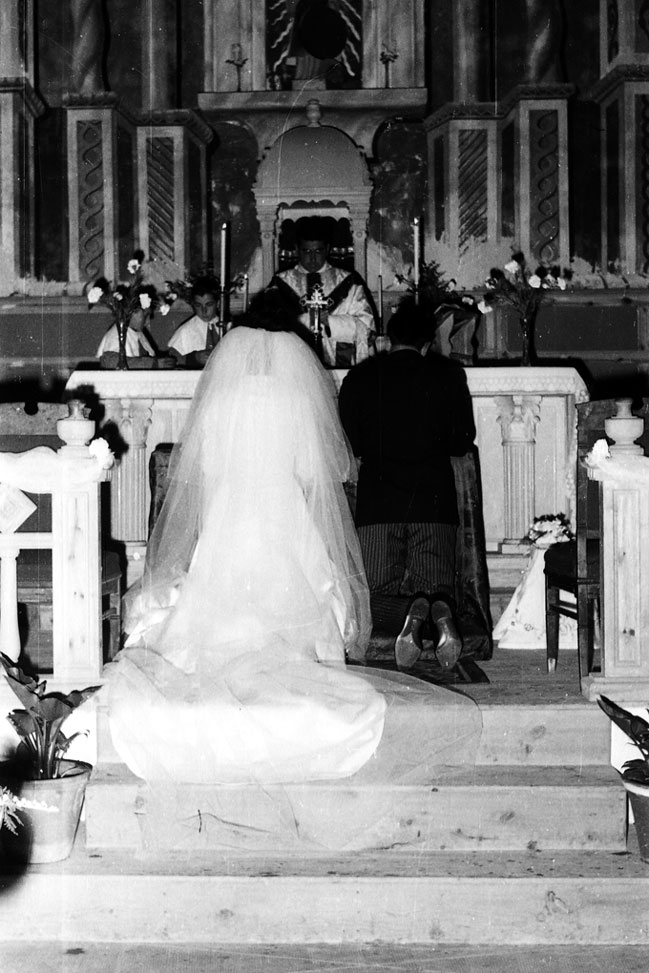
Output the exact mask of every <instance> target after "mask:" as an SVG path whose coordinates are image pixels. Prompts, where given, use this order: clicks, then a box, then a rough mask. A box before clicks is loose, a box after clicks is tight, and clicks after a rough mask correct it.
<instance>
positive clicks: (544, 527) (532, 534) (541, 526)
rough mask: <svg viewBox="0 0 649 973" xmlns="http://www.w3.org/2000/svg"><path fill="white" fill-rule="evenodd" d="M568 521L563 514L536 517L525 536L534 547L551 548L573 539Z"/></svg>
mask: <svg viewBox="0 0 649 973" xmlns="http://www.w3.org/2000/svg"><path fill="white" fill-rule="evenodd" d="M574 536H575V535H574V534H573V532H572V530H571V527H570V521H569V520H568V518H567V517H566V515H565V514H542V515H541V516H540V517H537V518H536V519H535V520H534V522H533V523H532V526H531V527H530V529H529V530H528V532H527V534H526V535H525V540H526V541H529V542H530V544H533V545H534V547H541V548H545V547H551V546H552V545H553V544H564V543H565V542H566V541H571V540H573V539H574Z"/></svg>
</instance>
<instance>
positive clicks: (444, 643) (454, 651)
mask: <svg viewBox="0 0 649 973" xmlns="http://www.w3.org/2000/svg"><path fill="white" fill-rule="evenodd" d="M430 617H431V618H432V620H433V624H434V625H435V628H436V629H437V646H436V648H435V658H436V659H437V661H438V662H439V664H440V666H442V668H443V669H451V668H452V667H453V666H454V665H455V663H456V662H457V660H458V659H459V658H460V654H461V652H462V638H461V636H460V633H459V632H458V630H457V627H456V625H455V621H454V620H453V613H452V611H451V608H450V606H449V605H448V604H447V603H446V602H445V601H435V602H433V604H432V606H431V609H430Z"/></svg>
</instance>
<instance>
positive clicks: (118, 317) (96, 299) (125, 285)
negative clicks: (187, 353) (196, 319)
mask: <svg viewBox="0 0 649 973" xmlns="http://www.w3.org/2000/svg"><path fill="white" fill-rule="evenodd" d="M143 261H144V253H143V251H142V250H136V251H135V253H134V254H133V257H132V258H131V260H129V262H128V265H127V271H128V273H129V274H130V277H131V279H130V280H129V281H127V282H120V283H118V284H115V285H114V286H111V284H109V282H108V281H107V280H106V278H105V277H99V278H98V279H97V280H96V281H95V282H94V284H93V285H92V287H91V288H90V289H89V291H88V294H87V297H88V305H89V307H90V309H91V310H92V308H93V307H94V306H95V305H96V304H103V305H104V306H105V307H107V308H108V309H109V311H110V312H111V314H112V315H113V322H114V324H115V326H116V328H117V336H118V339H119V357H118V361H117V367H118V368H119V369H125V368H128V360H127V357H126V335H127V333H128V329H129V326H130V325H131V322H132V321H134V320H135V319H136V316H137V318H138V324H139V326H140V327H141V326H143V324H144V321H145V320H146V319H147V318H148V317H149V315H151V314H152V313H153V311H154V310H156V309H157V310H159V311H160V314H162V315H163V316H164V315H166V314H168V313H169V311H170V310H171V305H172V304H173V303H174V301H175V300H176V298H177V296H178V295H177V294H176V293H175V292H173V291H172V290H171V288H169V289H168V290H167V291H165V293H163V294H159V293H158V291H157V290H156V288H155V287H154V286H153V285H152V284H145V283H144V272H143V269H142V264H143ZM138 330H139V329H138Z"/></svg>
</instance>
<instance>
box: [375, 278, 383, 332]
mask: <svg viewBox="0 0 649 973" xmlns="http://www.w3.org/2000/svg"><path fill="white" fill-rule="evenodd" d="M376 307H377V311H378V312H379V331H383V275H382V274H379V275H378V277H377V278H376Z"/></svg>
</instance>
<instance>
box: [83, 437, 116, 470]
mask: <svg viewBox="0 0 649 973" xmlns="http://www.w3.org/2000/svg"><path fill="white" fill-rule="evenodd" d="M88 452H89V453H90V455H91V456H92V457H93V459H96V460H97V462H98V463H99V465H100V466H101V468H102V470H109V469H110V468H111V467H112V466H114V465H115V454H114V453H113V451H112V449H111V448H110V446H109V445H108V443H107V442H106V440H105V439H102V438H101V437H99V438H98V439H93V441H92V442H91V443H90V445H89V446H88Z"/></svg>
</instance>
